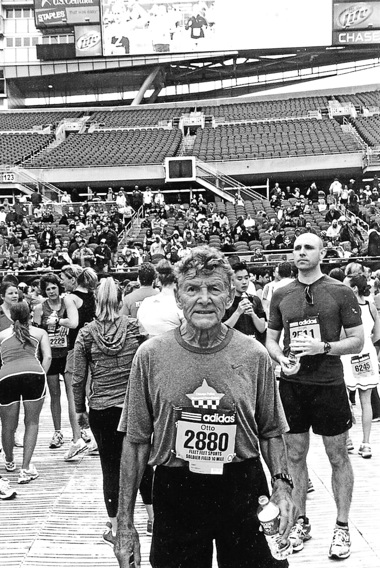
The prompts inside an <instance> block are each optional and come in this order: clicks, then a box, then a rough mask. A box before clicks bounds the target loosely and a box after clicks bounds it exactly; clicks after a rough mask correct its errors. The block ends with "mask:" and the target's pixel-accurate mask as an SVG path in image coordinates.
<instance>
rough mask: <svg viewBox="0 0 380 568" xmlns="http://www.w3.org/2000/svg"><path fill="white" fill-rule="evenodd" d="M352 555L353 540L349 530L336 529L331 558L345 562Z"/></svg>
mask: <svg viewBox="0 0 380 568" xmlns="http://www.w3.org/2000/svg"><path fill="white" fill-rule="evenodd" d="M350 554H351V540H350V533H349V531H348V529H343V528H341V527H335V529H334V534H333V538H332V542H331V546H330V550H329V558H332V559H333V560H344V559H345V558H348V557H349V556H350Z"/></svg>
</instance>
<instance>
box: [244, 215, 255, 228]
mask: <svg viewBox="0 0 380 568" xmlns="http://www.w3.org/2000/svg"><path fill="white" fill-rule="evenodd" d="M243 225H244V227H245V228H246V229H249V227H255V226H256V221H255V220H254V219H252V217H251V215H250V213H247V217H246V218H245V219H244V221H243Z"/></svg>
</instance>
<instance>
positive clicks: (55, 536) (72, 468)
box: [0, 400, 380, 568]
mask: <svg viewBox="0 0 380 568" xmlns="http://www.w3.org/2000/svg"><path fill="white" fill-rule="evenodd" d="M356 414H357V423H356V424H355V425H354V427H353V430H352V439H353V442H354V445H355V447H356V448H357V447H358V445H359V443H360V441H361V437H360V436H361V424H360V416H359V415H360V412H359V410H357V411H356ZM63 416H67V412H66V407H65V408H64V412H63ZM51 427H52V425H51V416H50V409H49V400H46V401H45V404H44V408H43V411H42V415H41V421H40V433H39V438H38V443H37V448H36V451H35V455H34V462H35V463H36V465H37V468H38V471H39V473H40V476H39V477H38V479H36V480H34V481H33V482H31V483H29V484H27V485H17V472H15V473H7V477H8V478H9V479H10V481H11V486H12V487H13V488H15V489H16V491H17V493H18V494H17V497H16V498H15V499H14V500H11V501H1V502H0V527H1V530H0V565H1V567H2V568H67V567H69V566H70V568H84V567H88V568H116V567H117V561H116V559H115V557H114V555H113V551H112V548H111V547H109V546H108V545H107V544H105V543H104V542H103V540H102V532H103V530H104V527H105V523H106V521H107V514H106V510H105V507H104V502H103V493H102V476H101V470H100V464H99V457H98V456H97V455H86V454H84V455H82V456H81V457H80V458H78V459H77V460H76V461H72V462H65V461H64V460H63V454H64V452H65V447H67V445H68V443H69V432H70V428H69V423H68V420H67V419H65V421H64V423H63V433H64V435H65V444H64V445H63V446H62V447H61V448H60V449H55V450H51V449H49V447H48V446H49V440H50V437H51ZM372 445H373V448H374V450H375V451H374V453H373V457H372V459H370V460H363V459H362V458H361V457H360V456H359V455H358V454H357V453H356V452H353V453H352V455H351V462H352V466H353V469H354V473H355V489H354V497H353V504H352V509H351V514H350V529H351V538H352V553H351V556H350V557H349V558H348V559H346V560H345V561H344V568H378V567H379V566H380V541H379V538H378V522H377V520H378V518H379V516H380V485H379V483H378V472H379V469H380V452H379V451H378V448H379V447H380V423H379V422H378V423H374V424H373V428H372ZM375 448H376V449H375ZM21 453H22V449H21V448H16V450H15V459H16V462H19V460H20V458H21ZM308 466H309V474H310V478H311V479H312V482H313V485H314V488H315V491H314V492H313V493H310V494H309V495H308V510H309V516H310V522H311V524H312V539H311V540H310V541H309V542H307V543H306V545H305V548H304V549H303V551H301V552H299V553H297V554H293V555H292V556H291V557H290V567H291V568H297V567H301V566H302V567H303V566H308V567H310V568H328V567H331V565H332V564H333V562H332V561H331V560H330V559H328V557H327V551H328V547H329V544H330V537H331V532H332V527H333V525H334V521H335V519H334V513H333V512H334V501H333V496H332V491H331V483H330V472H331V470H330V468H329V464H328V460H327V457H326V455H325V453H324V449H323V445H322V441H321V440H320V439H319V437H316V436H312V440H311V452H310V454H309V459H308ZM0 471H1V475H5V472H4V468H3V463H2V462H1V463H0ZM135 514H136V519H137V522H136V524H137V529H138V530H139V532H140V536H141V545H142V554H143V563H142V566H143V567H144V568H148V567H149V566H150V563H149V548H150V541H151V539H150V537H148V536H146V534H145V528H146V519H147V517H146V512H145V508H144V506H143V504H142V502H141V499H140V497H138V502H137V505H136V513H135ZM214 566H215V567H216V562H215V561H214ZM194 568H196V566H194ZM252 568H253V567H252Z"/></svg>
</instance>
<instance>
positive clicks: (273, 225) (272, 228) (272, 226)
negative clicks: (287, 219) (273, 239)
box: [265, 217, 279, 235]
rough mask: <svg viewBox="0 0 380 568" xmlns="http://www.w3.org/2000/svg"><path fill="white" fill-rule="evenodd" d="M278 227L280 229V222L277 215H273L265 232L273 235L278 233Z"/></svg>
mask: <svg viewBox="0 0 380 568" xmlns="http://www.w3.org/2000/svg"><path fill="white" fill-rule="evenodd" d="M278 229H279V223H278V221H277V219H276V218H275V217H271V218H270V222H269V225H268V227H267V228H266V231H265V232H266V233H268V235H273V233H277V231H278Z"/></svg>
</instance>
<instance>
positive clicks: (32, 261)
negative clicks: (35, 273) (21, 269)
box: [27, 243, 41, 270]
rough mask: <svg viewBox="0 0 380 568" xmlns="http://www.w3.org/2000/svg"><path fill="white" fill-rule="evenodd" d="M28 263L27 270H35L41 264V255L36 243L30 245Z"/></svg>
mask: <svg viewBox="0 0 380 568" xmlns="http://www.w3.org/2000/svg"><path fill="white" fill-rule="evenodd" d="M27 264H28V268H27V270H35V269H36V268H38V267H40V266H41V257H40V255H39V252H38V250H37V249H36V245H35V244H34V243H30V245H29V251H28V256H27Z"/></svg>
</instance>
